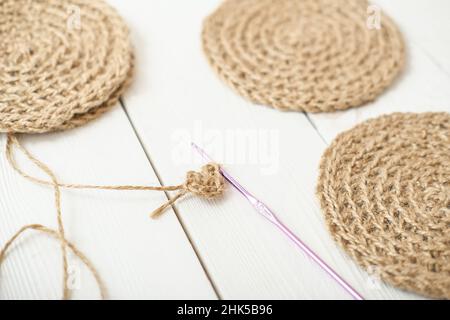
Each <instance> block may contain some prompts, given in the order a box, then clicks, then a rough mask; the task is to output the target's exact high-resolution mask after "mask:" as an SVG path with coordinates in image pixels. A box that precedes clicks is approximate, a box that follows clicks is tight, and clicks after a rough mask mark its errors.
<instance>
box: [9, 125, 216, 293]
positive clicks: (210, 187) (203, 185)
mask: <svg viewBox="0 0 450 320" xmlns="http://www.w3.org/2000/svg"><path fill="white" fill-rule="evenodd" d="M14 147H16V148H17V149H18V150H20V151H21V152H22V153H23V154H24V155H25V156H26V157H27V158H28V159H29V160H30V161H31V162H32V163H33V164H34V165H36V166H37V167H38V168H39V169H41V170H42V171H43V172H45V173H46V174H47V175H48V176H49V177H50V179H51V181H47V180H43V179H39V178H36V177H33V176H31V175H29V174H28V173H26V172H24V171H23V170H22V169H20V167H19V166H18V164H17V162H16V160H15V158H14V156H13V154H14V152H13V148H14ZM6 158H7V160H8V162H9V163H10V165H11V167H12V168H13V169H14V170H15V171H16V172H17V173H18V174H19V175H21V176H22V177H24V178H26V179H27V180H29V181H32V182H34V183H37V184H40V185H46V186H52V187H53V189H54V198H55V208H56V220H57V225H58V228H57V230H53V229H50V228H47V227H45V226H43V225H40V224H29V225H25V226H23V227H22V228H20V229H19V231H17V232H16V233H15V234H14V235H13V236H12V237H11V238H10V239H9V240H8V241H7V242H6V244H5V245H4V246H3V248H2V249H1V251H0V267H1V265H2V263H3V261H4V258H5V255H6V251H7V250H8V249H9V248H10V247H11V245H12V244H13V243H14V242H15V241H16V240H17V239H18V238H19V236H20V235H21V234H22V233H23V232H25V231H26V230H29V229H32V230H37V231H41V232H43V233H46V234H49V235H51V236H53V237H55V238H57V239H58V240H59V241H60V244H61V253H62V260H63V294H62V297H63V299H64V300H66V299H69V298H70V290H69V287H68V284H67V282H68V276H69V272H68V259H67V248H69V249H70V250H71V251H72V252H73V253H74V254H75V255H76V256H77V257H78V258H79V259H80V260H81V261H82V262H83V263H84V264H85V265H86V266H87V268H88V269H89V270H90V272H91V273H92V275H93V276H94V278H95V280H96V282H97V284H98V287H99V290H100V294H101V297H102V299H103V298H105V297H106V289H105V286H104V284H103V282H102V280H101V278H100V275H99V273H98V271H97V269H96V268H95V267H94V265H93V264H92V263H91V262H90V260H88V259H87V257H86V256H85V255H84V254H83V253H82V252H81V251H80V250H79V249H78V248H77V247H76V246H75V245H74V244H72V243H70V242H69V241H68V240H67V238H66V235H65V230H64V223H63V219H62V210H61V191H60V188H70V189H101V190H152V191H177V190H179V193H178V194H176V195H175V196H174V197H173V198H171V199H168V201H167V202H166V203H164V204H163V205H161V206H160V207H159V208H157V209H156V210H154V211H153V212H152V213H151V215H150V216H151V217H152V218H157V217H159V216H160V215H161V214H162V213H163V212H164V211H165V210H166V209H167V208H169V207H170V206H172V205H173V204H174V203H175V202H176V201H177V200H179V199H180V198H182V197H184V196H185V195H187V194H188V193H192V194H194V195H197V196H199V197H203V198H214V197H218V196H220V195H222V193H223V191H224V186H225V180H224V178H223V177H222V175H221V174H220V170H219V165H218V164H215V163H209V164H207V165H205V166H203V167H202V170H201V172H195V171H189V172H188V173H187V177H186V181H185V183H183V184H180V185H175V186H160V187H157V186H139V185H90V184H66V183H60V182H59V181H58V180H57V178H56V175H55V174H54V173H53V172H52V171H51V170H50V168H49V167H48V166H47V165H45V164H44V163H43V162H41V161H40V160H38V159H37V158H36V157H34V156H33V155H32V154H31V153H30V152H29V151H28V150H27V149H26V148H25V147H23V146H22V145H21V144H20V143H19V140H18V139H17V137H16V136H15V135H14V134H13V133H8V135H7V142H6Z"/></svg>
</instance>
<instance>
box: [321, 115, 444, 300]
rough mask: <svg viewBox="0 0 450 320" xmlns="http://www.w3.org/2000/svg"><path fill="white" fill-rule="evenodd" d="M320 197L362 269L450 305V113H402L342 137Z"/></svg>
mask: <svg viewBox="0 0 450 320" xmlns="http://www.w3.org/2000/svg"><path fill="white" fill-rule="evenodd" d="M317 194H318V197H319V199H320V203H321V206H322V209H323V212H324V214H325V217H326V221H327V224H328V227H329V230H330V232H331V234H332V235H333V237H334V239H335V240H336V241H337V242H338V243H339V244H340V245H341V246H342V247H343V248H344V249H345V250H346V251H347V252H348V253H349V255H350V256H351V257H353V258H354V259H355V260H356V261H357V262H358V263H359V264H360V265H361V266H362V267H364V268H365V269H366V270H369V271H371V272H372V273H374V275H376V276H379V277H380V278H381V279H383V280H385V281H386V282H388V283H390V284H392V285H394V286H398V287H400V288H403V289H407V290H411V291H414V292H417V293H421V294H423V295H426V296H431V297H436V298H447V299H448V298H450V233H449V228H450V114H449V113H422V114H415V113H395V114H391V115H386V116H381V117H379V118H376V119H372V120H369V121H366V122H364V123H362V124H360V125H358V126H356V127H355V128H353V129H351V130H349V131H347V132H344V133H342V134H340V135H339V136H338V137H337V138H336V139H335V140H334V142H333V143H332V144H331V146H330V147H329V148H328V149H327V150H326V152H325V153H324V155H323V157H322V160H321V165H320V177H319V182H318V186H317Z"/></svg>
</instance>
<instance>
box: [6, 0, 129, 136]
mask: <svg viewBox="0 0 450 320" xmlns="http://www.w3.org/2000/svg"><path fill="white" fill-rule="evenodd" d="M0 38H1V41H0V132H25V133H39V132H48V131H55V130H64V129H69V128H73V127H76V126H80V125H83V124H84V123H86V122H88V121H90V120H92V119H94V118H97V117H98V116H99V115H101V114H102V113H104V112H105V111H107V110H108V109H110V108H111V107H112V106H114V105H115V104H116V103H117V101H118V99H119V96H120V95H121V93H122V92H123V91H124V89H125V88H126V87H127V85H128V83H129V80H130V78H131V73H132V70H133V68H132V67H133V53H132V47H131V44H130V40H129V35H128V29H127V26H126V25H125V23H124V21H123V20H122V18H121V17H120V16H119V15H118V14H117V12H116V11H115V10H114V9H113V8H111V7H110V6H109V5H108V4H106V3H105V2H104V1H102V0H33V1H30V0H2V1H1V2H0Z"/></svg>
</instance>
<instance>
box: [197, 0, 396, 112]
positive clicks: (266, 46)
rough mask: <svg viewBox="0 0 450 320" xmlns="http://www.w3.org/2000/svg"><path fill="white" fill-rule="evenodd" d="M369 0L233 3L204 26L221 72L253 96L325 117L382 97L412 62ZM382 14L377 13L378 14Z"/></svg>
mask: <svg viewBox="0 0 450 320" xmlns="http://www.w3.org/2000/svg"><path fill="white" fill-rule="evenodd" d="M368 7H369V4H368V2H367V1H365V0H277V1H273V0H226V1H225V2H224V3H223V4H222V5H221V6H220V7H219V8H218V9H217V10H216V11H215V12H214V13H213V14H212V15H211V16H209V17H208V18H207V19H206V20H205V22H204V26H203V35H202V37H203V39H202V40H203V49H204V52H205V54H206V57H207V59H208V61H209V63H210V64H211V66H212V67H213V69H214V70H215V71H216V72H217V73H218V75H219V76H220V77H221V78H222V79H223V80H224V81H225V82H226V83H228V84H229V85H230V86H231V87H232V88H234V89H235V90H236V91H237V92H238V93H239V94H241V95H242V96H244V97H246V98H247V99H249V100H251V101H253V102H256V103H260V104H265V105H269V106H272V107H275V108H277V109H282V110H296V111H307V112H323V111H326V112H327V111H335V110H342V109H347V108H350V107H356V106H359V105H361V104H364V103H366V102H369V101H371V100H373V99H375V98H376V97H377V96H378V95H379V94H380V93H381V92H382V91H383V90H384V89H385V88H386V87H387V86H388V85H389V84H391V82H392V81H393V79H394V78H395V76H396V75H397V74H398V73H399V71H400V69H401V68H402V66H403V64H404V48H403V41H402V38H401V35H400V33H399V31H398V30H397V28H396V26H395V25H394V23H393V22H392V21H391V19H389V18H388V17H387V16H385V15H384V14H380V15H381V16H380V18H381V29H370V28H369V27H368V26H367V21H368V18H369V17H370V15H368V13H367V10H368ZM375 14H377V13H375Z"/></svg>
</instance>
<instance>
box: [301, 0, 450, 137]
mask: <svg viewBox="0 0 450 320" xmlns="http://www.w3.org/2000/svg"><path fill="white" fill-rule="evenodd" d="M376 2H377V3H378V4H379V6H380V8H381V9H382V10H384V11H385V12H386V13H387V14H389V16H391V17H392V18H393V19H394V20H395V21H396V23H397V24H398V25H399V27H400V29H401V31H402V33H403V35H404V38H405V43H406V46H407V57H406V58H407V63H406V67H405V70H404V71H403V73H402V74H401V75H400V77H399V78H398V79H397V81H395V83H394V84H393V86H392V87H391V88H389V89H388V90H387V91H386V92H385V93H384V94H382V95H381V96H380V97H379V98H378V99H377V100H375V101H374V102H373V103H369V104H367V105H365V106H363V107H360V108H356V109H350V110H347V111H344V112H334V113H326V114H325V113H324V114H311V115H310V117H311V119H312V120H313V122H314V124H315V126H316V127H317V128H318V130H319V132H320V134H321V135H322V136H323V137H324V139H325V140H326V141H327V142H330V141H331V140H332V139H333V138H334V137H335V136H336V135H337V134H338V133H340V132H342V131H344V130H347V129H350V128H351V127H353V126H354V125H355V124H357V123H359V122H362V121H364V120H366V119H368V118H373V117H376V116H379V115H381V114H386V113H391V112H425V111H447V112H449V111H450V90H449V88H450V72H449V71H450V63H449V62H450V60H449V59H448V57H449V56H450V34H449V33H448V30H450V20H449V19H448V14H447V13H448V12H449V10H450V2H449V1H441V0H438V1H421V0H415V1H411V0H396V1H388V0H378V1H376Z"/></svg>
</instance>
